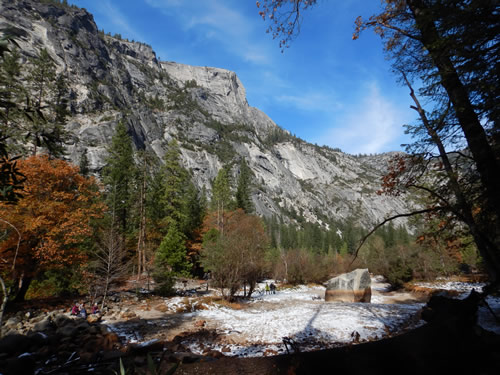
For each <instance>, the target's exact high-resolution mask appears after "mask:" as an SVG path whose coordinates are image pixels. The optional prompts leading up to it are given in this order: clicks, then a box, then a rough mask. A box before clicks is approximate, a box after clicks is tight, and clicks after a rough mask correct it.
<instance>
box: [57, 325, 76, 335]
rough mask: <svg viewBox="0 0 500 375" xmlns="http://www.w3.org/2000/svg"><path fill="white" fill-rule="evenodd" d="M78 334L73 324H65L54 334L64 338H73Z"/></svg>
mask: <svg viewBox="0 0 500 375" xmlns="http://www.w3.org/2000/svg"><path fill="white" fill-rule="evenodd" d="M77 333H78V328H77V327H76V326H74V325H73V324H66V325H65V326H63V327H60V328H58V329H57V331H56V334H57V335H61V336H64V337H73V336H75V335H76V334H77Z"/></svg>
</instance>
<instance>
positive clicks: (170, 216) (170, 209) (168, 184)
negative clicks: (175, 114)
mask: <svg viewBox="0 0 500 375" xmlns="http://www.w3.org/2000/svg"><path fill="white" fill-rule="evenodd" d="M164 174H165V186H164V191H163V197H162V203H163V205H164V209H165V222H166V223H167V225H170V224H171V223H175V224H176V225H177V227H178V228H179V229H180V230H181V231H182V232H185V229H186V222H187V213H186V204H187V201H186V191H187V186H188V185H189V174H188V172H187V171H186V169H185V168H184V167H183V166H182V165H181V152H180V148H179V144H178V143H177V141H176V140H175V139H173V140H172V141H171V142H170V143H169V144H168V149H167V153H166V154H165V166H164Z"/></svg>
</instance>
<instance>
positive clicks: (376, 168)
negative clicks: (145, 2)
mask: <svg viewBox="0 0 500 375" xmlns="http://www.w3.org/2000/svg"><path fill="white" fill-rule="evenodd" d="M0 29H9V30H10V31H11V32H12V33H13V34H15V35H16V40H17V42H18V44H19V46H20V49H21V52H22V56H23V59H24V62H29V58H32V57H35V56H37V55H38V53H39V51H40V49H42V48H46V49H47V51H48V52H49V54H50V56H51V57H52V58H53V60H54V61H55V62H56V64H57V68H58V70H59V71H60V72H64V74H65V75H66V77H67V78H68V82H69V87H70V91H71V95H70V96H71V111H72V114H71V116H70V117H69V119H68V122H67V124H66V130H68V131H69V132H70V133H71V134H72V139H71V141H70V142H69V144H68V145H67V152H68V158H69V159H70V160H72V161H73V162H75V163H79V161H80V158H81V156H82V155H83V153H84V152H86V153H87V156H88V158H89V160H90V166H91V169H92V170H93V171H95V172H96V173H99V171H100V170H101V168H102V166H103V163H104V159H105V157H106V155H107V151H106V147H107V145H108V144H109V142H110V139H111V137H112V135H113V132H114V128H115V126H116V124H117V123H118V121H120V120H123V121H126V123H127V126H128V128H129V131H130V134H131V135H132V137H133V139H134V143H135V146H136V147H137V148H138V149H147V150H150V151H152V152H154V153H155V154H156V155H157V156H158V157H159V158H162V157H163V155H164V154H165V151H166V145H167V144H168V142H169V140H170V139H172V138H176V139H177V140H178V141H179V143H180V145H181V149H182V157H183V161H184V164H185V166H186V167H187V168H188V169H190V170H191V171H192V173H193V179H194V180H195V182H196V184H197V185H198V186H199V187H201V186H205V187H207V188H208V189H209V190H210V188H211V181H212V180H213V179H214V178H215V176H216V174H217V171H218V169H219V168H221V167H222V166H223V165H227V164H231V165H233V167H232V172H233V174H234V176H236V175H237V173H238V171H237V165H238V163H237V162H238V161H239V160H240V159H241V158H246V160H247V163H248V164H249V166H250V168H251V170H252V172H253V174H254V178H253V182H254V187H253V197H252V198H253V201H254V203H255V207H256V210H257V213H258V214H261V215H266V216H270V215H284V216H285V217H292V216H293V213H294V212H295V213H301V214H302V215H304V217H305V218H306V219H307V220H310V221H312V222H324V221H326V219H327V218H328V219H336V220H343V219H346V218H347V217H353V216H354V217H355V218H356V219H357V220H358V222H359V223H360V224H362V225H365V226H368V225H370V224H371V223H373V222H376V221H379V220H381V219H382V218H383V217H384V216H386V215H388V214H390V213H394V212H401V211H404V210H405V207H406V205H407V202H405V198H404V197H403V198H400V199H395V198H391V199H388V198H387V197H384V196H379V195H377V194H376V191H377V190H378V189H379V185H380V178H381V176H382V175H383V174H384V172H385V171H384V167H383V165H384V164H385V163H384V162H385V161H386V160H387V159H388V157H389V156H390V155H387V154H384V155H379V156H373V157H371V158H356V157H353V156H350V155H347V154H344V153H342V152H340V151H339V150H333V149H330V148H325V147H318V146H315V145H311V144H308V143H306V142H304V141H302V140H299V139H296V138H295V137H292V136H291V135H290V134H289V133H288V132H287V131H285V130H283V129H281V128H279V127H278V126H277V125H276V124H275V123H274V122H273V121H272V120H271V119H270V118H269V117H268V116H267V115H266V114H264V113H263V112H261V111H259V110H258V109H256V108H253V107H250V106H249V105H248V103H247V100H246V93H245V88H244V87H243V84H242V82H241V81H240V80H239V78H238V77H237V75H236V74H235V73H234V72H231V71H228V70H225V69H220V68H210V67H195V66H189V65H184V64H179V63H175V62H163V61H159V60H158V59H157V58H156V55H155V53H154V51H153V50H152V48H151V47H150V46H148V45H145V44H142V43H137V42H129V41H125V40H121V39H117V38H114V37H111V36H109V35H105V34H104V33H103V32H100V31H98V28H97V26H96V24H95V22H94V20H93V17H92V15H91V14H89V13H88V12H86V11H85V10H83V9H77V8H73V7H65V6H62V5H50V4H40V3H39V2H37V1H34V0H17V1H7V0H0Z"/></svg>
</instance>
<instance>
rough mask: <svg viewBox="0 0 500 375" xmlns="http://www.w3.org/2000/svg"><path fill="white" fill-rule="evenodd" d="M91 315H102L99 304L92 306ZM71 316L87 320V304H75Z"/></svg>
mask: <svg viewBox="0 0 500 375" xmlns="http://www.w3.org/2000/svg"><path fill="white" fill-rule="evenodd" d="M91 313H92V314H94V315H95V314H99V313H100V311H99V306H97V302H96V303H94V305H93V306H92V310H91ZM71 315H75V316H79V317H80V318H84V319H86V318H87V309H86V308H85V304H84V303H80V304H78V303H76V302H75V304H74V306H73V307H72V308H71Z"/></svg>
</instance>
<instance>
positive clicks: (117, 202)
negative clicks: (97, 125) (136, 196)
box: [103, 120, 135, 234]
mask: <svg viewBox="0 0 500 375" xmlns="http://www.w3.org/2000/svg"><path fill="white" fill-rule="evenodd" d="M134 170H135V162H134V149H133V146H132V138H131V137H130V135H129V134H128V131H127V126H126V125H125V121H124V120H121V121H120V122H118V124H117V125H116V128H115V134H114V135H113V138H112V139H111V145H110V147H109V149H108V157H107V158H106V165H105V167H104V169H103V181H104V184H105V185H106V201H107V204H108V206H109V207H110V209H111V210H114V212H116V215H115V216H116V220H117V223H119V231H120V233H122V234H125V233H126V232H127V230H128V229H129V227H128V224H129V217H130V206H131V201H130V199H131V192H132V188H133V182H134V179H133V177H134Z"/></svg>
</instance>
